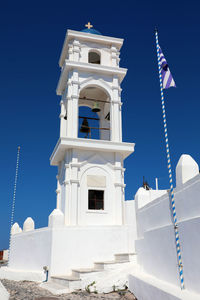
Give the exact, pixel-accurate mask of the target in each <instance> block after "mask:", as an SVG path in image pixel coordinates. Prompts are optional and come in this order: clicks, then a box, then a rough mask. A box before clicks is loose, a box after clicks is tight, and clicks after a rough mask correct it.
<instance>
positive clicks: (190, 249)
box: [136, 159, 200, 297]
mask: <svg viewBox="0 0 200 300" xmlns="http://www.w3.org/2000/svg"><path fill="white" fill-rule="evenodd" d="M189 160H190V159H189ZM187 162H188V160H187ZM190 162H191V160H190ZM179 163H180V161H179ZM186 165H187V164H186ZM193 165H194V163H193ZM179 166H180V164H179ZM182 167H184V166H183V165H182ZM179 171H180V169H179ZM179 171H178V172H179ZM193 175H194V177H192V178H191V173H190V179H188V180H187V181H186V182H185V183H183V184H181V185H178V186H177V188H176V189H175V203H176V213H177V219H178V228H179V235H180V244H181V254H182V261H183V270H184V279H185V286H186V289H187V290H188V291H192V292H195V293H199V294H200V286H199V274H200V273H199V270H200V261H199V253H200V236H199V234H198V233H199V231H200V201H199V195H200V175H199V173H198V174H196V172H194V173H193ZM178 176H179V175H178ZM185 178H186V177H185ZM188 178H189V177H188ZM148 199H150V197H149V198H148V191H143V190H141V189H139V191H138V193H137V194H136V203H139V205H138V206H139V207H138V206H137V210H136V216H137V218H136V219H137V231H138V240H137V241H136V252H137V254H138V264H139V265H140V266H141V267H142V268H143V270H144V272H145V273H147V274H151V275H153V276H155V277H157V278H159V279H161V280H163V281H165V282H168V283H170V284H173V285H176V286H177V287H179V286H180V283H179V273H178V268H177V254H176V248H175V235H174V228H173V224H172V219H171V212H170V200H169V196H168V193H166V192H165V193H164V194H163V195H162V196H161V197H158V198H155V199H154V200H153V201H149V200H148ZM140 203H142V205H140ZM144 203H146V205H143V204H144ZM199 297H200V296H199Z"/></svg>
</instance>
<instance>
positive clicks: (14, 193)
mask: <svg viewBox="0 0 200 300" xmlns="http://www.w3.org/2000/svg"><path fill="white" fill-rule="evenodd" d="M19 154H20V146H19V147H18V148H17V162H16V170H15V183H14V191H13V202H12V211H11V220H10V238H9V250H8V265H9V264H10V249H11V240H12V238H11V236H12V233H11V232H12V226H13V218H14V212H15V197H16V188H17V177H18V168H19Z"/></svg>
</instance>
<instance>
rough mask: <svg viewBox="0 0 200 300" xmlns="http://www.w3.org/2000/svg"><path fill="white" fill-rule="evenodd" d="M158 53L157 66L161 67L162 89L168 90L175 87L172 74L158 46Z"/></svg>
mask: <svg viewBox="0 0 200 300" xmlns="http://www.w3.org/2000/svg"><path fill="white" fill-rule="evenodd" d="M158 53H159V64H160V67H161V75H162V85H163V89H168V88H170V87H176V84H175V82H174V79H173V77H172V74H171V72H170V69H169V66H168V63H167V61H166V59H165V57H164V54H163V53H162V50H161V48H160V46H159V45H158Z"/></svg>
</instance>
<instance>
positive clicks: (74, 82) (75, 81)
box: [71, 79, 80, 85]
mask: <svg viewBox="0 0 200 300" xmlns="http://www.w3.org/2000/svg"><path fill="white" fill-rule="evenodd" d="M71 84H78V85H80V82H79V81H78V80H73V79H72V80H71Z"/></svg>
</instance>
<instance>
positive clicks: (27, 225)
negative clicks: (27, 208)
mask: <svg viewBox="0 0 200 300" xmlns="http://www.w3.org/2000/svg"><path fill="white" fill-rule="evenodd" d="M34 229H35V223H34V221H33V219H32V218H31V217H28V218H27V219H26V220H25V221H24V225H23V231H31V230H34Z"/></svg>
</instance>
